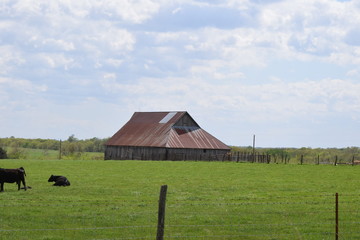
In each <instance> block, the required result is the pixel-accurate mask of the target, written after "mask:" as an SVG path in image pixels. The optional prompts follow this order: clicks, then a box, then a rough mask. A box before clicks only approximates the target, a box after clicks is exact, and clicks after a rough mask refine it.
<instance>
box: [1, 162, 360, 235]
mask: <svg viewBox="0 0 360 240" xmlns="http://www.w3.org/2000/svg"><path fill="white" fill-rule="evenodd" d="M20 166H23V167H24V168H25V170H26V173H27V178H26V180H27V184H28V185H29V186H31V187H32V189H29V190H28V191H23V190H21V191H17V187H16V185H15V184H5V192H2V193H0V198H1V203H0V204H1V205H2V206H1V213H0V239H155V237H156V224H157V208H158V198H159V191H160V187H161V185H164V184H166V185H168V194H167V206H166V217H165V239H334V234H335V233H334V230H335V211H334V209H335V197H334V194H335V193H336V192H338V193H339V209H340V213H339V214H340V226H339V230H340V239H360V231H359V230H358V222H359V217H360V213H359V212H358V211H359V210H358V202H359V200H360V189H359V185H360V184H359V183H360V175H359V171H360V166H332V165H291V164H288V165H282V164H251V163H233V162H170V161H166V162H165V161H164V162H160V161H99V160H29V159H27V160H0V167H2V168H17V167H20ZM51 174H54V175H65V176H66V177H68V179H69V180H70V182H71V186H70V187H53V186H52V183H48V182H47V179H48V178H49V176H50V175H51Z"/></svg>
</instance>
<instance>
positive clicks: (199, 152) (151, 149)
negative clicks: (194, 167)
mask: <svg viewBox="0 0 360 240" xmlns="http://www.w3.org/2000/svg"><path fill="white" fill-rule="evenodd" d="M105 145H106V146H105V159H117V160H131V159H138V160H222V159H223V158H224V157H225V156H226V154H227V153H228V152H229V151H230V148H229V147H228V146H227V145H225V144H224V143H222V142H221V141H220V140H218V139H216V138H215V137H214V136H212V135H211V134H209V133H207V132H206V131H205V130H203V129H202V128H201V127H200V126H199V125H198V124H197V123H196V122H195V120H194V119H193V118H192V117H191V116H190V115H189V114H188V113H187V112H135V113H134V114H133V116H132V117H131V119H130V120H129V121H128V122H127V123H126V124H125V125H124V126H123V127H122V128H121V129H120V130H119V131H118V132H116V133H115V134H114V135H113V136H112V137H111V138H110V139H109V140H108V142H107V143H106V144H105Z"/></svg>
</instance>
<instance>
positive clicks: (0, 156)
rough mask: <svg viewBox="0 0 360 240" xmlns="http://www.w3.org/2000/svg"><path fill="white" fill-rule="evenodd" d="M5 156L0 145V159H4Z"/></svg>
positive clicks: (4, 151)
mask: <svg viewBox="0 0 360 240" xmlns="http://www.w3.org/2000/svg"><path fill="white" fill-rule="evenodd" d="M6 158H7V154H6V150H5V149H3V148H1V147H0V159H6Z"/></svg>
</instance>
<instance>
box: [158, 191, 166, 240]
mask: <svg viewBox="0 0 360 240" xmlns="http://www.w3.org/2000/svg"><path fill="white" fill-rule="evenodd" d="M166 192H167V185H162V186H161V188H160V197H159V211H158V226H157V234H156V240H163V239H164V230H165V203H166Z"/></svg>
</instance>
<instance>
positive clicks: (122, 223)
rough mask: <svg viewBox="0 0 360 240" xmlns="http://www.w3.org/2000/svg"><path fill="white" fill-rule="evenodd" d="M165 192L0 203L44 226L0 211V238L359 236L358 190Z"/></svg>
mask: <svg viewBox="0 0 360 240" xmlns="http://www.w3.org/2000/svg"><path fill="white" fill-rule="evenodd" d="M164 186H166V185H164ZM162 188H163V186H162ZM162 188H161V189H162ZM166 188H167V186H166ZM170 189H171V188H170ZM166 194H167V193H166V191H165V196H164V191H163V189H162V190H161V191H160V196H159V198H158V199H157V200H155V201H152V202H148V201H142V200H141V199H140V200H139V202H133V203H128V202H121V201H111V200H109V201H93V200H91V201H86V200H81V201H77V202H67V203H64V202H61V203H50V202H48V201H41V200H39V201H36V202H32V203H24V202H22V201H19V200H17V201H11V202H1V204H0V205H1V207H2V208H12V209H14V210H16V211H22V212H23V213H24V214H26V211H27V210H29V209H31V211H32V214H33V216H32V219H33V221H34V223H36V222H37V221H38V219H37V218H46V221H47V224H46V225H45V226H44V227H43V228H33V227H32V224H31V223H28V226H27V227H24V226H21V227H20V226H10V225H8V224H7V221H8V220H9V218H12V221H14V218H15V220H19V221H21V219H22V217H23V216H22V215H6V216H1V214H0V224H1V227H0V236H1V237H0V238H2V239H28V238H26V237H24V236H27V235H28V234H29V233H32V234H34V233H35V234H36V235H37V236H42V237H41V238H42V239H46V238H47V237H48V238H49V239H53V238H51V237H49V236H53V235H54V234H55V235H56V236H59V239H94V240H110V239H123V240H126V239H159V240H160V239H360V230H359V228H358V225H359V223H360V221H359V217H360V210H359V209H358V202H359V199H360V195H356V194H338V195H337V194H303V196H300V197H299V196H271V195H269V196H266V197H262V198H260V197H257V196H251V195H250V196H238V197H233V198H228V197H227V196H224V198H222V199H216V200H211V199H207V196H194V195H192V196H184V197H183V198H181V197H179V196H176V197H175V193H174V192H171V191H170V192H169V196H167V197H166ZM165 203H166V204H165ZM50 207H54V208H55V207H56V208H59V207H60V208H59V211H58V213H57V214H56V215H49V214H47V209H48V208H50ZM61 207H64V208H71V209H72V212H73V213H72V214H70V215H64V214H63V213H62V211H61ZM89 209H90V210H89ZM100 209H101V210H102V211H100ZM52 214H53V213H52ZM104 219H105V220H106V221H104ZM43 220H44V219H42V221H43ZM89 235H90V236H91V238H89V237H88V236H89ZM29 239H31V238H29Z"/></svg>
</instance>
